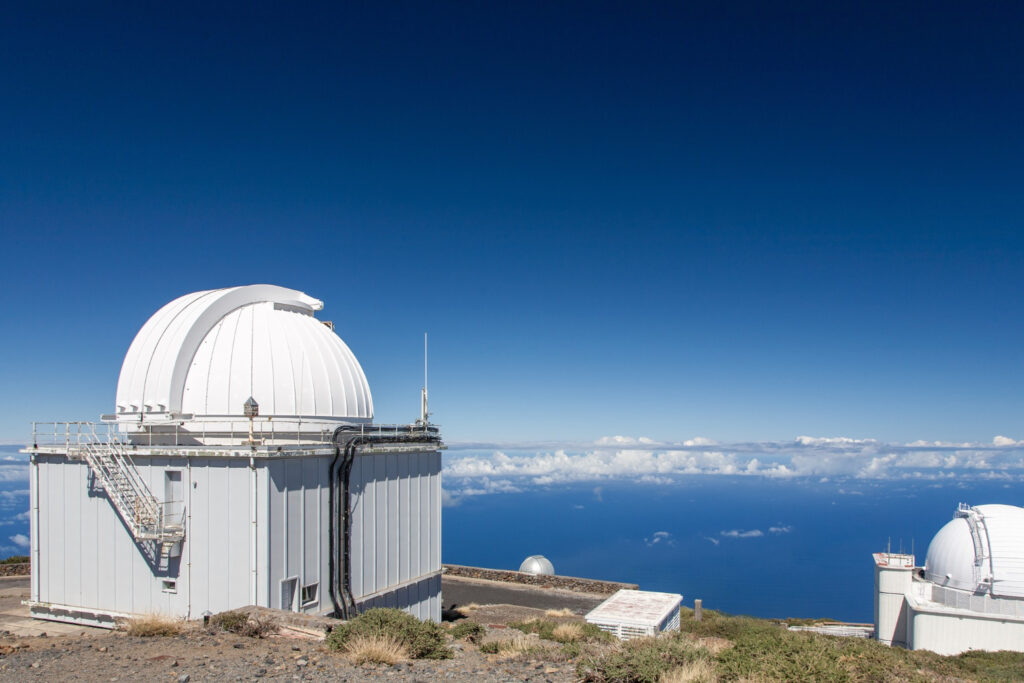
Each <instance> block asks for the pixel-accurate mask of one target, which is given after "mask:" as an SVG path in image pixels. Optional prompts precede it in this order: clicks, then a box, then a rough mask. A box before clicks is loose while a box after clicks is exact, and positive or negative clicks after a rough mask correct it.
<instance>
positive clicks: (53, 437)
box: [32, 416, 440, 448]
mask: <svg viewBox="0 0 1024 683" xmlns="http://www.w3.org/2000/svg"><path fill="white" fill-rule="evenodd" d="M336 432H337V433H339V436H340V438H341V439H342V440H345V439H347V438H348V437H350V436H360V437H370V438H373V437H379V438H389V439H392V440H400V441H409V442H421V441H429V442H438V441H440V432H439V429H438V427H436V426H435V425H423V424H420V423H415V424H339V423H329V422H323V421H318V420H310V419H307V420H303V419H301V418H300V419H289V418H285V419H278V418H273V417H270V416H267V417H258V418H255V419H253V420H251V421H250V420H248V419H244V420H232V419H220V418H207V419H204V420H190V421H186V422H184V423H157V422H153V423H145V422H142V423H136V422H99V423H97V422H88V421H70V422H33V423H32V447H34V448H79V447H83V446H86V445H89V444H95V443H97V442H99V443H122V444H125V445H128V446H180V447H188V446H198V447H204V448H238V447H253V446H286V445H287V446H325V445H329V444H332V443H334V435H335V433H336Z"/></svg>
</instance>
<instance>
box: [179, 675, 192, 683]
mask: <svg viewBox="0 0 1024 683" xmlns="http://www.w3.org/2000/svg"><path fill="white" fill-rule="evenodd" d="M191 679H192V677H191V676H189V675H188V674H181V675H180V676H178V683H188V682H189V681H190V680H191Z"/></svg>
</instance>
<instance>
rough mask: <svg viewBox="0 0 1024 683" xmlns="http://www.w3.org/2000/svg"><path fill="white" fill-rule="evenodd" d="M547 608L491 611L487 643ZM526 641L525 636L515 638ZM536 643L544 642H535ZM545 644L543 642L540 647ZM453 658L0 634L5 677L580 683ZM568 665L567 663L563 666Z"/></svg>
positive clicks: (458, 651)
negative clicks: (354, 658) (368, 661)
mask: <svg viewBox="0 0 1024 683" xmlns="http://www.w3.org/2000/svg"><path fill="white" fill-rule="evenodd" d="M542 614H543V612H541V611H540V610H528V609H527V608H523V607H514V608H510V610H509V609H503V608H502V607H500V606H489V607H487V608H486V609H484V610H480V611H479V613H478V614H474V618H473V620H474V621H478V622H479V621H482V620H484V619H486V620H487V621H491V622H494V623H493V624H492V625H490V626H488V635H487V637H486V638H485V640H493V639H499V638H510V637H512V635H511V634H510V633H509V630H508V629H507V628H505V627H504V625H503V623H499V622H502V621H507V620H514V619H519V618H523V617H524V616H529V615H533V616H539V615H542ZM515 634H516V635H518V631H516V632H515ZM533 637H534V638H535V637H536V636H533ZM538 642H539V641H538ZM450 647H452V649H453V650H454V651H455V657H454V658H453V659H449V660H441V661H424V660H416V661H413V662H409V663H407V664H400V665H397V666H393V667H390V666H380V665H377V666H370V665H367V666H355V665H353V664H351V663H349V662H348V661H347V660H345V659H344V658H343V657H342V656H341V655H339V654H336V653H334V652H331V651H329V650H328V649H327V648H326V647H325V646H324V644H323V643H322V642H320V641H317V640H313V639H307V638H298V637H292V636H285V635H274V636H270V637H267V638H263V639H255V638H246V637H243V636H236V635H233V634H229V633H209V632H207V631H206V630H204V629H202V628H201V627H198V626H196V627H193V628H192V629H190V631H189V632H188V633H186V634H184V635H180V636H168V637H149V638H140V637H133V636H128V635H126V634H124V633H122V632H117V631H114V632H99V631H97V632H92V633H88V634H85V635H80V636H56V637H54V636H41V637H27V638H25V637H16V636H12V635H10V634H7V633H6V632H5V633H0V679H5V680H69V681H128V680H139V679H146V680H151V681H169V682H173V681H178V682H179V683H187V682H188V681H228V680H231V681H235V680H259V679H262V680H288V681H293V680H303V681H327V680H332V681H364V680H389V681H423V682H424V683H426V682H427V681H438V680H443V681H480V682H483V683H491V682H497V681H552V682H554V681H572V680H575V674H574V671H575V667H574V665H573V664H572V663H571V662H568V661H564V658H562V657H561V656H560V655H559V654H558V653H554V655H553V656H551V657H545V661H541V660H539V659H536V658H534V657H530V656H526V655H523V656H520V657H519V658H512V659H502V658H501V657H500V656H498V655H487V654H483V653H481V652H480V650H479V649H478V648H477V647H476V646H475V645H472V644H470V643H467V642H463V641H459V642H452V643H450ZM559 659H563V661H558V660H559Z"/></svg>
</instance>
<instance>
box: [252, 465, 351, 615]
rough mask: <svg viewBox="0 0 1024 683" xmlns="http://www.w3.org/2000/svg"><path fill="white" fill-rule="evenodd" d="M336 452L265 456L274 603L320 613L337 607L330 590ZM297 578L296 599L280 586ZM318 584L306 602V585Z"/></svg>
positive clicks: (270, 590) (270, 597) (271, 580)
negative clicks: (289, 600)
mask: <svg viewBox="0 0 1024 683" xmlns="http://www.w3.org/2000/svg"><path fill="white" fill-rule="evenodd" d="M333 457H334V456H323V457H308V456H307V457H282V458H277V459H274V460H268V461H265V467H266V470H267V473H268V482H269V496H268V506H267V544H268V548H267V558H268V563H269V564H268V570H269V584H268V589H269V601H268V602H267V603H266V604H268V605H269V606H270V607H276V608H278V609H296V610H299V611H304V612H312V613H320V612H326V611H330V610H332V609H333V607H332V604H331V597H330V594H329V593H328V591H329V590H330V588H329V586H330V574H329V573H328V570H329V564H328V562H329V558H328V552H329V548H330V544H329V541H330V539H329V538H328V534H327V531H328V528H329V527H328V515H329V514H330V509H329V505H328V502H329V500H330V490H329V481H328V478H329V475H330V465H331V460H332V459H333ZM289 581H291V582H293V583H294V591H288V592H289V593H291V595H292V603H291V604H290V605H289V604H284V599H283V596H282V589H284V588H285V586H286V582H289ZM313 584H316V585H317V589H316V600H315V601H313V602H309V603H306V604H302V599H301V592H302V587H303V586H312V585H313Z"/></svg>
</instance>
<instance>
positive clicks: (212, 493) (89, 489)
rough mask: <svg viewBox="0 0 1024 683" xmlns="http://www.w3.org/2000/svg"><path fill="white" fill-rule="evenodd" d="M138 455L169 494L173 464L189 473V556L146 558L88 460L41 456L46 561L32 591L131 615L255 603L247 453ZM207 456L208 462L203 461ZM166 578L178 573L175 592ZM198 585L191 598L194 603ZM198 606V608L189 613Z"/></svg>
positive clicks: (156, 487) (156, 485)
mask: <svg viewBox="0 0 1024 683" xmlns="http://www.w3.org/2000/svg"><path fill="white" fill-rule="evenodd" d="M190 460H191V462H192V467H191V468H190V467H188V464H187V462H186V460H185V459H182V458H144V457H138V458H136V461H135V462H136V466H137V468H138V470H139V473H140V474H141V475H142V477H143V478H144V479H145V480H146V481H147V483H148V484H149V486H150V489H151V490H152V491H154V492H156V495H157V497H158V498H161V499H162V498H163V491H164V485H165V484H164V477H165V472H166V471H167V470H168V469H173V470H180V471H181V472H182V484H183V489H184V494H185V496H186V500H185V505H186V506H187V509H188V511H189V517H190V518H191V523H190V524H189V525H188V527H187V530H186V538H187V539H188V540H187V541H186V542H185V543H184V545H183V549H182V555H181V556H180V557H178V558H171V559H170V561H169V562H168V565H167V568H166V569H160V568H159V557H158V556H159V550H156V551H155V553H154V552H152V551H150V552H151V555H156V558H155V559H154V558H152V557H147V554H146V553H145V552H144V551H143V549H142V548H141V547H140V546H139V545H136V543H135V542H134V540H133V539H132V538H131V534H130V533H129V531H128V530H127V528H126V527H125V525H124V523H123V522H122V521H121V518H120V516H119V515H118V514H117V511H116V510H115V509H114V507H113V506H112V505H111V504H110V501H109V500H108V499H107V497H106V494H105V492H103V491H102V489H101V488H100V487H99V485H98V484H92V483H91V477H90V471H89V467H88V465H87V464H85V463H84V462H81V461H68V460H66V459H65V458H64V457H62V456H43V455H40V456H37V457H36V463H37V465H36V466H37V467H38V468H39V469H38V477H39V479H38V481H39V485H38V491H37V496H38V505H39V523H38V529H36V533H37V534H38V535H37V539H38V543H39V563H38V566H36V565H34V566H33V568H32V570H33V572H35V573H34V574H33V599H34V600H37V601H40V602H49V603H57V604H63V605H70V606H75V607H83V608H87V609H100V610H108V611H115V612H126V613H133V614H147V613H151V612H158V613H162V614H169V615H175V616H191V617H192V618H196V617H197V616H198V615H200V614H201V613H202V612H203V611H204V610H207V609H208V610H210V611H212V612H218V611H222V610H225V609H230V608H231V607H237V606H239V605H245V604H249V603H250V602H251V600H250V590H251V576H250V551H251V546H250V538H251V520H250V512H249V511H250V506H251V502H252V501H251V498H250V496H251V494H252V479H251V477H252V474H251V471H250V469H249V467H248V463H247V462H246V461H233V460H228V459H226V458H191V459H190ZM197 465H201V466H197ZM165 580H173V581H175V586H174V591H175V592H169V591H166V590H165V587H164V584H163V582H164V581H165ZM190 588H191V604H190V600H189V597H190ZM190 610H191V614H190Z"/></svg>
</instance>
